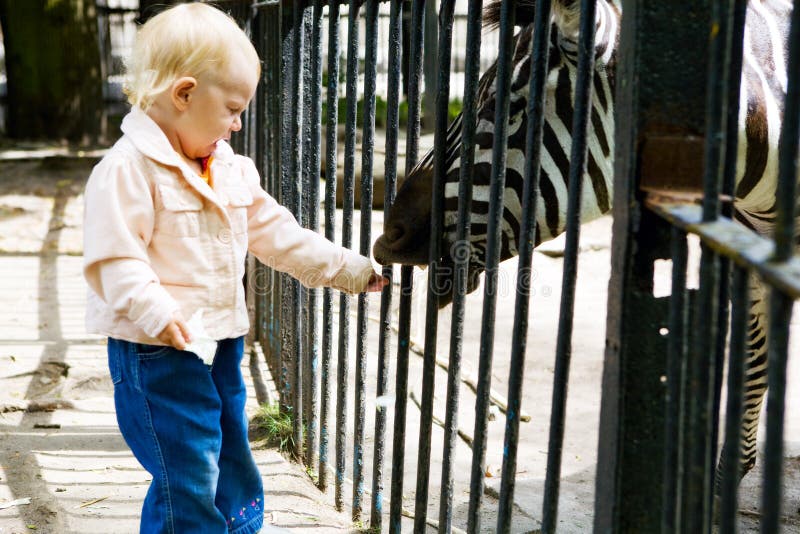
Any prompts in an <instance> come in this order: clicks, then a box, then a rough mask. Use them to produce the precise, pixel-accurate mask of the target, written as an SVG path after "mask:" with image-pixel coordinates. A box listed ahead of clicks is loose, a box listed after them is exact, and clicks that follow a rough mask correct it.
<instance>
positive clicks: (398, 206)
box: [373, 0, 792, 476]
mask: <svg viewBox="0 0 800 534" xmlns="http://www.w3.org/2000/svg"><path fill="white" fill-rule="evenodd" d="M534 2H535V0H520V1H519V2H518V4H517V6H518V7H517V17H516V19H517V23H518V24H520V23H528V25H527V26H525V27H523V28H522V29H521V30H520V31H519V32H518V34H517V36H515V38H514V39H515V40H514V53H513V54H514V55H513V59H512V65H513V67H512V68H513V70H512V81H511V91H512V94H511V100H510V112H509V128H508V156H507V168H506V186H505V191H504V199H503V205H504V212H503V217H502V229H501V256H500V259H501V261H502V260H505V259H508V258H510V257H512V256H515V255H517V244H518V243H519V239H520V227H521V221H522V198H523V180H524V175H525V171H524V169H525V159H526V154H525V150H526V146H525V145H526V130H527V119H528V117H527V111H528V97H529V95H528V91H529V74H530V68H531V42H532V36H533V25H532V24H530V22H532V19H533V7H534ZM499 4H500V3H499V2H494V3H492V4H491V5H490V6H488V7H487V10H486V11H485V13H486V15H485V18H488V19H489V20H490V22H495V23H496V21H497V19H498V18H499V17H498V14H499ZM577 6H578V2H577V1H576V0H561V1H558V0H555V1H554V2H553V14H552V31H551V39H550V47H549V64H548V75H547V81H546V87H545V91H546V104H545V117H544V130H543V136H542V145H543V146H542V150H541V172H540V194H539V197H538V199H537V202H538V205H537V210H536V214H537V226H536V236H535V244H536V245H538V244H540V243H542V242H544V241H547V240H549V239H552V238H554V237H556V236H558V235H559V234H561V233H562V232H564V230H565V227H566V205H567V182H568V173H569V155H570V153H571V146H572V133H571V128H572V115H573V113H574V107H573V103H574V91H575V80H576V78H577V38H578V20H579V13H578V9H577ZM791 9H792V5H791V3H790V2H789V1H788V0H750V2H749V4H748V9H747V23H746V29H745V35H744V58H743V68H742V79H741V93H740V95H741V96H740V110H739V139H738V154H737V171H736V189H735V202H734V207H735V212H736V213H735V216H736V218H737V219H738V220H739V221H740V222H742V223H743V224H745V225H746V226H749V227H750V228H752V229H753V230H755V231H757V232H759V233H760V234H762V235H770V234H771V231H772V226H773V224H774V221H775V195H776V188H777V175H778V153H777V152H778V138H779V135H780V127H781V122H782V116H783V101H784V99H785V96H786V59H787V39H788V33H789V17H790V14H791ZM621 15H622V8H621V5H620V3H619V0H597V18H596V37H595V58H596V59H595V72H594V75H593V87H592V109H591V116H590V121H589V123H590V124H589V131H588V155H587V170H586V173H585V175H584V187H583V198H582V199H581V220H582V221H583V222H588V221H590V220H592V219H595V218H597V217H600V216H601V215H603V214H605V213H607V212H608V211H610V209H611V200H612V198H613V192H612V187H613V167H614V161H613V159H614V87H615V80H614V74H615V70H616V58H617V45H618V43H619V30H620V17H621ZM495 69H496V67H495V66H492V67H490V68H489V69H488V70H487V72H486V73H485V74H484V75H483V77H482V78H481V80H480V82H479V88H478V100H477V120H478V123H477V130H476V146H475V163H474V172H473V197H472V208H471V214H470V248H471V255H470V260H469V278H468V280H469V281H468V290H469V291H472V290H474V289H475V288H476V287H477V285H478V282H479V275H480V273H481V272H483V270H484V258H485V256H486V245H487V225H488V213H489V191H490V184H489V181H490V176H491V162H492V145H493V137H494V117H495V82H496V70H495ZM461 126H462V117H461V116H460V115H459V117H458V118H456V119H455V120H454V122H453V123H452V124H451V126H450V128H449V130H448V135H447V158H448V159H447V168H448V172H447V175H446V178H445V199H444V200H445V204H444V205H445V213H444V235H443V236H441V239H442V240H443V245H442V248H441V250H442V251H444V252H443V254H444V256H443V258H442V259H441V263H442V265H443V266H444V267H445V269H444V270H445V271H447V267H448V266H451V267H452V266H453V265H454V261H453V258H452V256H451V254H452V246H453V245H454V244H455V243H456V236H457V230H458V228H457V220H458V215H457V214H458V190H459V183H458V180H459V169H460V164H461V162H460V145H461ZM432 177H433V152H432V151H431V152H429V153H428V154H426V156H424V157H423V158H422V159H421V160H420V162H419V163H418V164H417V166H416V167H415V168H414V169H413V170H412V172H411V173H410V174H409V176H408V177H407V179H406V180H405V181H404V182H403V184H402V186H401V187H400V189H399V191H398V194H397V197H396V200H395V203H394V205H393V207H392V208H391V209H390V210H389V213H388V214H387V218H386V222H385V226H384V227H385V231H384V234H383V235H382V236H380V237H379V239H378V240H377V242H376V243H375V246H374V250H373V252H374V255H375V258H376V259H377V260H378V261H379V262H381V263H384V264H388V263H402V264H407V265H414V264H416V265H424V264H427V263H428V251H429V250H430V249H429V239H430V238H431V235H430V225H429V220H430V206H431V202H430V198H431V195H432V189H431V187H432V185H431V184H432V182H433V180H432ZM451 272H452V271H451ZM447 287H449V290H451V291H452V285H448V286H447ZM451 300H452V294H444V295H440V305H442V306H444V305H446V304H447V303H449V302H450V301H451ZM751 301H752V304H751V308H750V320H749V326H748V357H747V361H746V364H745V365H746V367H745V368H746V380H745V403H746V404H745V407H744V408H745V409H744V417H743V423H742V428H741V436H740V438H741V439H740V444H741V447H742V459H741V474H742V476H744V474H746V473H747V472H748V471H749V470H750V469H752V467H753V465H754V464H755V457H756V433H757V430H758V420H759V415H760V411H761V405H762V401H763V398H764V393H765V392H766V367H767V343H766V336H767V330H766V325H767V321H766V314H767V299H766V292H765V289H764V287H763V285H762V284H761V283H760V281H759V280H758V279H756V278H755V277H752V279H751ZM734 445H736V444H734Z"/></svg>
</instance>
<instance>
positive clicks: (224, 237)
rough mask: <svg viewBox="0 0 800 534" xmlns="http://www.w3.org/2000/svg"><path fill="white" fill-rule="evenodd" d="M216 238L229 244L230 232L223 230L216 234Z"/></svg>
mask: <svg viewBox="0 0 800 534" xmlns="http://www.w3.org/2000/svg"><path fill="white" fill-rule="evenodd" d="M217 238H218V239H219V240H220V241H222V242H223V243H230V242H231V231H230V230H228V229H227V228H223V229H222V230H220V231H219V233H218V234H217Z"/></svg>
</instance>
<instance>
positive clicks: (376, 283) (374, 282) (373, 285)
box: [367, 273, 389, 292]
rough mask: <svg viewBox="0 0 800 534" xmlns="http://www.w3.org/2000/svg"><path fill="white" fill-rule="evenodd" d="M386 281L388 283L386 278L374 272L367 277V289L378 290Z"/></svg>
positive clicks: (370, 290)
mask: <svg viewBox="0 0 800 534" xmlns="http://www.w3.org/2000/svg"><path fill="white" fill-rule="evenodd" d="M388 283H389V279H388V278H386V277H384V276H381V275H379V274H377V273H375V274H373V275H372V277H370V279H369V283H368V284H367V291H369V292H374V291H380V290H381V289H383V288H384V287H386V285H387V284H388Z"/></svg>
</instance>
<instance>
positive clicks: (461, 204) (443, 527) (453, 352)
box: [439, 0, 483, 533]
mask: <svg viewBox="0 0 800 534" xmlns="http://www.w3.org/2000/svg"><path fill="white" fill-rule="evenodd" d="M482 9H483V1H482V0H472V1H470V2H469V7H468V11H467V42H466V53H465V58H464V60H465V72H464V107H463V108H462V110H461V131H462V133H461V154H460V155H461V166H460V169H459V186H458V235H457V238H456V242H455V243H454V244H453V247H454V250H453V251H452V256H453V259H454V264H455V276H454V280H455V285H454V288H453V305H452V308H453V309H452V320H451V323H450V324H451V326H450V360H449V364H448V368H447V405H446V410H445V421H444V451H443V454H442V484H441V496H440V501H439V531H440V532H448V533H449V532H451V531H452V526H453V510H452V507H453V465H454V463H455V452H456V443H457V442H458V397H459V386H460V383H461V353H462V346H463V333H464V313H465V303H464V301H465V298H464V296H465V295H466V292H467V280H468V278H467V277H468V276H469V274H468V270H467V269H468V266H469V259H470V256H471V246H470V243H469V236H470V226H469V219H470V211H471V206H472V178H473V163H474V161H475V129H476V126H477V109H476V101H477V93H478V77H479V75H480V59H481V18H482V17H481V10H482Z"/></svg>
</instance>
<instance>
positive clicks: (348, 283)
mask: <svg viewBox="0 0 800 534" xmlns="http://www.w3.org/2000/svg"><path fill="white" fill-rule="evenodd" d="M238 159H239V161H240V162H241V164H242V168H243V171H244V179H245V181H246V182H247V186H248V188H249V189H250V192H251V193H252V195H253V204H252V205H251V206H250V207H248V214H247V215H248V223H247V226H248V236H249V244H248V245H249V246H248V248H249V250H250V252H252V253H253V254H255V256H256V257H257V258H258V259H259V260H260V261H261V262H262V263H264V264H265V265H268V266H270V267H272V268H274V269H277V270H279V271H284V272H287V273H289V274H290V275H292V276H294V277H295V278H297V279H298V280H300V282H301V283H302V284H303V285H305V286H308V287H320V286H330V287H333V288H334V289H339V290H341V291H346V292H348V293H361V292H364V291H380V290H381V288H383V287H384V286H385V285H386V284H387V283H388V280H387V279H385V278H384V277H382V276H381V275H380V274H378V273H376V272H375V269H374V268H373V267H372V262H371V261H370V260H369V258H365V257H364V256H361V255H359V254H358V253H356V252H354V251H352V250H350V249H347V248H344V247H341V246H338V245H335V244H334V243H331V242H330V241H328V240H327V239H325V237H324V236H322V235H320V234H318V233H316V232H313V231H311V230H308V229H305V228H303V227H301V226H300V225H299V224H298V223H297V220H296V219H295V218H294V216H293V215H292V214H291V212H289V210H287V209H286V208H284V207H283V206H281V205H280V204H278V203H277V202H276V201H275V199H273V198H272V197H271V196H269V195H268V194H267V193H266V192H265V191H264V190H263V189H261V186H260V185H259V178H258V172H257V171H256V168H255V165H254V164H253V162H252V161H251V160H250V159H249V158H244V157H241V156H240V157H238Z"/></svg>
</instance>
